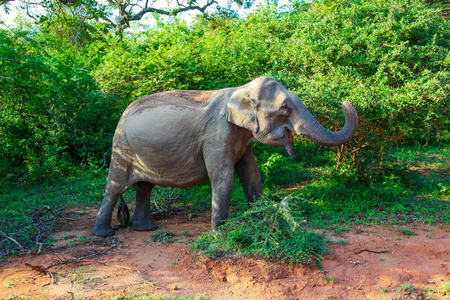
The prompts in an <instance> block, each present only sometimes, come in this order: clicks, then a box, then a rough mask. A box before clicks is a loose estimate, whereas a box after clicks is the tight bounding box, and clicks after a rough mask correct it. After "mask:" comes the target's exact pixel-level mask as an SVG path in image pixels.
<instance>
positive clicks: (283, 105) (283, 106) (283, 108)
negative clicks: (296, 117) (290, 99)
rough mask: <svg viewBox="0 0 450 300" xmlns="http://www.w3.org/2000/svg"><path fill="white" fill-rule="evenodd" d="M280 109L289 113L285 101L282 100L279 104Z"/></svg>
mask: <svg viewBox="0 0 450 300" xmlns="http://www.w3.org/2000/svg"><path fill="white" fill-rule="evenodd" d="M280 109H281V110H282V111H283V112H284V113H289V107H288V105H287V103H286V102H283V104H281V107H280Z"/></svg>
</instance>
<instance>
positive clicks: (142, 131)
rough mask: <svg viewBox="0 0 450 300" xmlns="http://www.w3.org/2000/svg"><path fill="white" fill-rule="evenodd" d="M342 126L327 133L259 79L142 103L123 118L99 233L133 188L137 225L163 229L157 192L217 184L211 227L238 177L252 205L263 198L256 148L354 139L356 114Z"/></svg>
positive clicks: (223, 214)
mask: <svg viewBox="0 0 450 300" xmlns="http://www.w3.org/2000/svg"><path fill="white" fill-rule="evenodd" d="M342 109H343V113H344V116H345V124H344V127H343V128H342V129H341V130H339V131H337V132H332V131H329V130H327V129H326V128H324V127H323V126H322V125H321V124H320V123H319V122H318V121H317V120H316V119H315V118H314V116H313V115H312V114H311V113H310V112H309V110H308V109H307V108H306V106H305V105H304V104H303V103H302V101H301V100H300V98H299V97H298V96H296V95H295V94H294V93H292V92H290V91H289V90H287V89H286V88H285V87H284V86H283V85H282V84H281V83H280V82H278V81H277V80H275V79H274V78H273V77H269V76H262V77H258V78H256V79H254V80H252V81H250V82H249V83H247V84H245V85H243V86H240V87H231V88H224V89H220V90H215V91H200V90H198V91H197V90H173V91H166V92H159V93H155V94H151V95H149V96H145V97H142V98H139V99H137V100H135V101H134V102H132V103H131V104H130V105H129V106H128V107H127V108H126V110H125V111H124V112H123V114H122V116H121V118H120V120H119V123H118V125H117V128H116V130H115V133H114V138H113V145H112V152H111V163H110V168H109V173H108V179H107V186H106V191H105V195H104V199H103V202H102V205H101V207H100V209H99V212H98V214H97V219H96V222H95V226H94V233H95V234H96V235H98V236H103V237H106V236H111V235H113V234H114V230H113V228H112V226H111V218H112V213H113V208H114V206H115V204H116V201H117V199H118V198H119V197H120V196H121V195H122V193H124V192H125V191H126V190H127V189H128V188H130V187H131V186H132V185H134V186H135V191H136V208H135V211H134V216H133V221H132V227H133V229H134V230H138V231H146V230H148V231H151V230H155V229H157V228H158V226H157V224H156V223H155V222H154V221H153V219H152V217H151V211H150V194H151V191H152V188H153V187H154V186H155V185H157V186H161V187H174V188H187V187H192V186H196V185H200V184H202V183H204V182H206V181H207V180H210V182H211V189H212V213H211V227H212V230H213V232H214V231H216V230H218V229H219V227H220V226H221V225H223V224H224V222H225V221H226V219H227V218H228V213H229V207H230V199H231V194H232V190H233V184H234V171H236V173H237V175H238V178H239V180H240V182H241V184H242V186H243V190H244V194H245V198H246V201H247V203H249V205H251V203H252V202H253V201H255V199H258V198H260V197H261V196H262V187H261V175H260V171H259V167H258V165H257V163H256V160H255V157H254V154H253V150H252V143H253V142H256V141H259V142H262V143H265V144H269V145H276V146H281V147H284V148H285V149H286V151H287V153H288V155H290V156H293V155H294V147H293V144H292V139H291V138H292V134H296V135H304V136H306V137H307V138H309V139H311V140H312V141H314V142H316V143H318V144H321V145H326V146H337V145H341V144H343V143H346V142H347V141H349V140H350V139H351V138H352V136H353V135H354V133H355V131H356V128H357V124H358V114H357V112H356V109H355V107H354V106H353V104H352V103H351V102H348V101H345V102H343V103H342Z"/></svg>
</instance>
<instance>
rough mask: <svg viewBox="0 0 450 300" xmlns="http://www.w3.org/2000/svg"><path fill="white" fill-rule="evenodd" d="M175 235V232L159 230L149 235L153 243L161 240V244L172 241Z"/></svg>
mask: <svg viewBox="0 0 450 300" xmlns="http://www.w3.org/2000/svg"><path fill="white" fill-rule="evenodd" d="M174 236H175V234H173V233H172V232H164V231H158V232H156V233H155V234H151V235H149V237H148V240H149V242H151V243H155V242H160V243H161V244H166V243H170V242H172V238H173V237H174Z"/></svg>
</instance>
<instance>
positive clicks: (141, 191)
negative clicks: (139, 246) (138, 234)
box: [132, 181, 158, 231]
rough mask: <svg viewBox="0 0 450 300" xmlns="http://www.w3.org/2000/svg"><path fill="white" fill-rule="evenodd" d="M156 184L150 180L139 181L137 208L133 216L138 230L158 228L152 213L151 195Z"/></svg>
mask: <svg viewBox="0 0 450 300" xmlns="http://www.w3.org/2000/svg"><path fill="white" fill-rule="evenodd" d="M154 186H155V185H154V184H152V183H149V182H144V181H139V182H137V183H136V185H135V189H136V209H135V210H134V216H133V223H132V224H133V225H132V226H133V229H134V230H138V231H151V230H155V229H158V225H156V223H155V221H153V219H152V216H151V214H150V196H151V193H152V189H153V187H154Z"/></svg>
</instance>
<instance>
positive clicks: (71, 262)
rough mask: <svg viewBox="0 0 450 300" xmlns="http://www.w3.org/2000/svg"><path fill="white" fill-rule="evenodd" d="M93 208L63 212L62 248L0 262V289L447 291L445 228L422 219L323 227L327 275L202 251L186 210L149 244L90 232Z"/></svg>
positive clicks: (147, 293)
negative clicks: (162, 238) (168, 235)
mask: <svg viewBox="0 0 450 300" xmlns="http://www.w3.org/2000/svg"><path fill="white" fill-rule="evenodd" d="M95 213H96V210H89V211H88V212H87V213H85V214H80V213H77V212H72V213H69V214H67V215H66V217H65V219H63V220H62V222H63V223H62V224H66V225H65V226H62V227H61V231H60V232H58V233H55V234H54V239H55V240H58V242H57V243H56V244H57V245H59V247H60V248H59V249H58V250H56V251H55V250H52V251H50V250H46V251H45V252H46V253H45V254H43V255H38V256H23V257H19V258H10V259H9V260H8V261H6V262H4V263H2V264H1V270H0V297H1V298H8V297H12V296H15V297H22V298H25V299H29V298H39V299H80V298H82V299H111V297H113V296H128V297H129V298H128V299H131V298H132V297H133V296H136V297H143V298H145V297H151V296H167V297H184V296H186V295H190V296H194V297H198V296H202V297H204V298H205V299H450V230H449V229H440V228H436V227H430V226H418V227H417V228H412V229H411V228H409V230H410V231H409V232H408V231H406V230H403V232H402V230H400V229H399V228H395V227H381V226H380V227H361V228H355V229H353V230H352V231H350V232H346V233H344V234H342V235H331V234H327V235H328V237H329V239H330V240H331V241H330V248H331V250H332V252H331V253H329V256H328V257H326V258H324V259H323V260H322V265H323V268H324V273H322V272H320V271H319V270H318V269H317V268H316V267H315V266H295V265H285V264H281V263H278V262H274V261H269V260H263V259H258V258H244V257H231V258H230V257H228V258H221V259H218V260H212V259H205V258H202V257H201V256H199V255H197V254H196V253H195V252H193V251H192V250H191V249H190V246H189V243H190V241H192V240H193V239H194V238H195V237H196V236H198V235H199V234H200V233H202V232H204V231H205V230H206V228H209V226H210V217H209V216H208V215H206V214H205V215H202V216H199V217H196V218H194V219H193V220H191V221H185V220H183V218H181V217H174V218H171V219H162V220H158V224H159V227H160V229H162V230H163V231H166V232H172V233H174V234H175V235H176V236H175V237H174V238H172V242H171V243H165V244H162V243H160V242H156V243H151V242H149V240H148V237H149V234H150V233H148V232H136V231H133V230H131V229H119V231H118V232H117V235H116V238H115V239H101V238H97V237H94V236H92V235H91V232H92V226H93V224H94V221H95ZM411 231H412V232H411ZM187 232H189V236H185V235H186V233H187ZM405 233H406V234H413V233H416V234H417V235H405ZM152 234H154V232H153V233H152ZM361 250H362V251H361ZM372 251H373V252H372ZM375 251H380V252H381V253H376V252H375ZM62 262H64V263H62ZM25 263H27V264H29V265H32V266H42V267H48V266H51V265H56V264H58V263H62V264H60V265H56V266H54V267H51V268H49V270H48V271H49V272H50V273H51V275H50V274H44V273H39V272H37V271H35V270H32V269H31V267H30V266H26V265H25Z"/></svg>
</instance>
